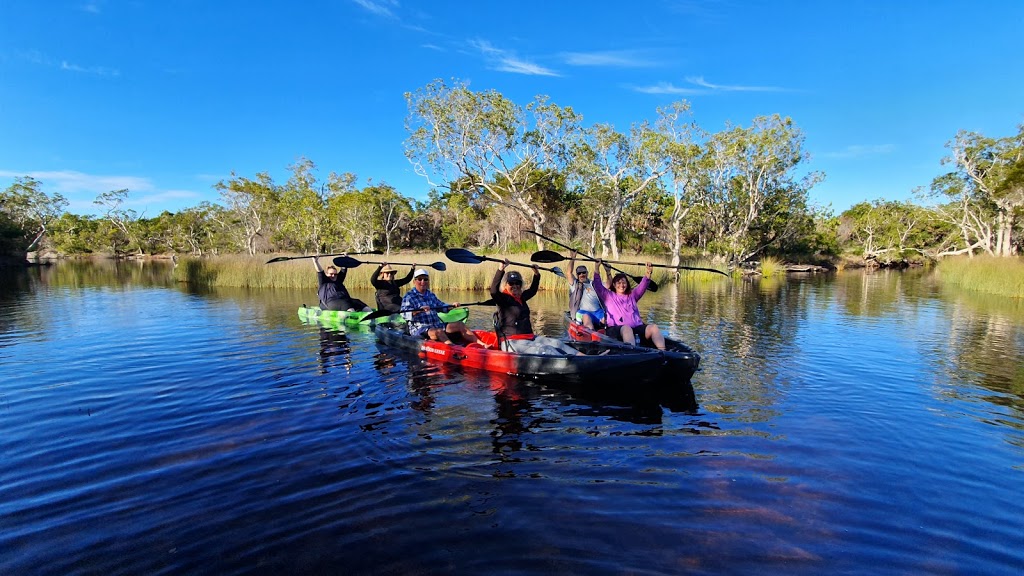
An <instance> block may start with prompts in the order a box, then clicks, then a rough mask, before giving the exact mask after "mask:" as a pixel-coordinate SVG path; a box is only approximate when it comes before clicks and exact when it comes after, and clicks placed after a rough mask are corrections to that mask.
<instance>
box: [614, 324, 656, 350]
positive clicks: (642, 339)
mask: <svg viewBox="0 0 1024 576" xmlns="http://www.w3.org/2000/svg"><path fill="white" fill-rule="evenodd" d="M632 328H633V338H634V339H635V340H636V341H635V342H633V344H639V345H640V346H648V347H653V346H654V342H653V341H652V340H651V339H650V338H648V337H647V336H646V334H647V324H640V325H639V326H633V327H632ZM605 334H607V335H608V336H611V337H612V338H615V339H616V340H622V326H609V327H608V328H607V329H606V330H605ZM627 344H628V342H627Z"/></svg>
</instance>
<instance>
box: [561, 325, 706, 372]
mask: <svg viewBox="0 0 1024 576" xmlns="http://www.w3.org/2000/svg"><path fill="white" fill-rule="evenodd" d="M565 318H566V321H568V323H569V329H568V331H569V338H570V339H571V340H573V341H576V342H598V343H600V344H601V345H604V346H608V347H610V348H627V349H636V348H641V347H640V346H630V345H628V344H626V343H625V342H623V341H621V340H619V339H618V338H614V337H612V336H608V335H607V334H605V331H604V330H603V329H601V330H591V329H590V328H587V327H586V326H584V325H583V324H580V323H579V322H577V321H576V320H575V319H574V318H572V317H571V316H570V315H569V313H568V312H566V314H565ZM643 349H644V350H653V351H655V352H657V353H659V354H661V355H662V356H663V357H664V359H665V363H664V375H665V377H667V378H673V379H675V378H680V379H682V380H689V379H690V378H692V377H693V374H694V372H696V371H697V369H698V368H699V367H700V354H697V353H696V352H694V350H693V349H692V348H690V347H689V346H687V345H686V344H683V343H682V342H680V341H679V340H676V339H674V338H669V337H668V336H665V350H658V349H657V348H646V347H644V348H643Z"/></svg>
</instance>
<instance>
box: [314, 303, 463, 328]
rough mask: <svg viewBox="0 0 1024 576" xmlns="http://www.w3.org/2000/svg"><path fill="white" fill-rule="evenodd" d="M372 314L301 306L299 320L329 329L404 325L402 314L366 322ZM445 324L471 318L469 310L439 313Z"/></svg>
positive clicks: (461, 309) (457, 309)
mask: <svg viewBox="0 0 1024 576" xmlns="http://www.w3.org/2000/svg"><path fill="white" fill-rule="evenodd" d="M369 314H370V312H348V311H347V310H321V309H320V308H318V307H316V306H306V305H305V304H303V305H302V306H299V319H300V320H302V321H303V322H306V323H309V324H315V323H319V324H322V325H324V326H326V327H327V328H345V327H348V328H359V327H362V328H366V327H369V326H373V325H375V324H384V323H391V324H404V323H405V318H403V317H402V315H401V314H392V315H390V316H381V317H380V318H374V319H372V320H364V319H363V318H365V317H366V316H368V315H369ZM438 316H440V317H441V319H442V320H444V321H445V322H460V321H463V320H465V319H466V318H468V317H469V308H454V309H452V310H450V311H448V312H438Z"/></svg>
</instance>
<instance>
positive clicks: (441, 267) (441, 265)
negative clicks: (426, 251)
mask: <svg viewBox="0 0 1024 576" xmlns="http://www.w3.org/2000/svg"><path fill="white" fill-rule="evenodd" d="M430 267H431V268H433V269H434V270H437V271H438V272H444V271H445V270H447V269H448V266H445V263H444V262H434V263H433V264H431V265H430Z"/></svg>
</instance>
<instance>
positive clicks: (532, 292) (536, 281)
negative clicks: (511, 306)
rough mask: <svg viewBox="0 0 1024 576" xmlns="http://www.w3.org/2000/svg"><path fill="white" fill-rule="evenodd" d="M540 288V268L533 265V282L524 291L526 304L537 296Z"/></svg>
mask: <svg viewBox="0 0 1024 576" xmlns="http://www.w3.org/2000/svg"><path fill="white" fill-rule="evenodd" d="M538 288H540V268H539V267H538V266H537V265H536V264H534V265H533V281H532V282H530V287H529V288H527V289H526V290H523V302H526V301H527V300H529V299H530V298H533V297H534V296H536V295H537V289H538Z"/></svg>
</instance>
